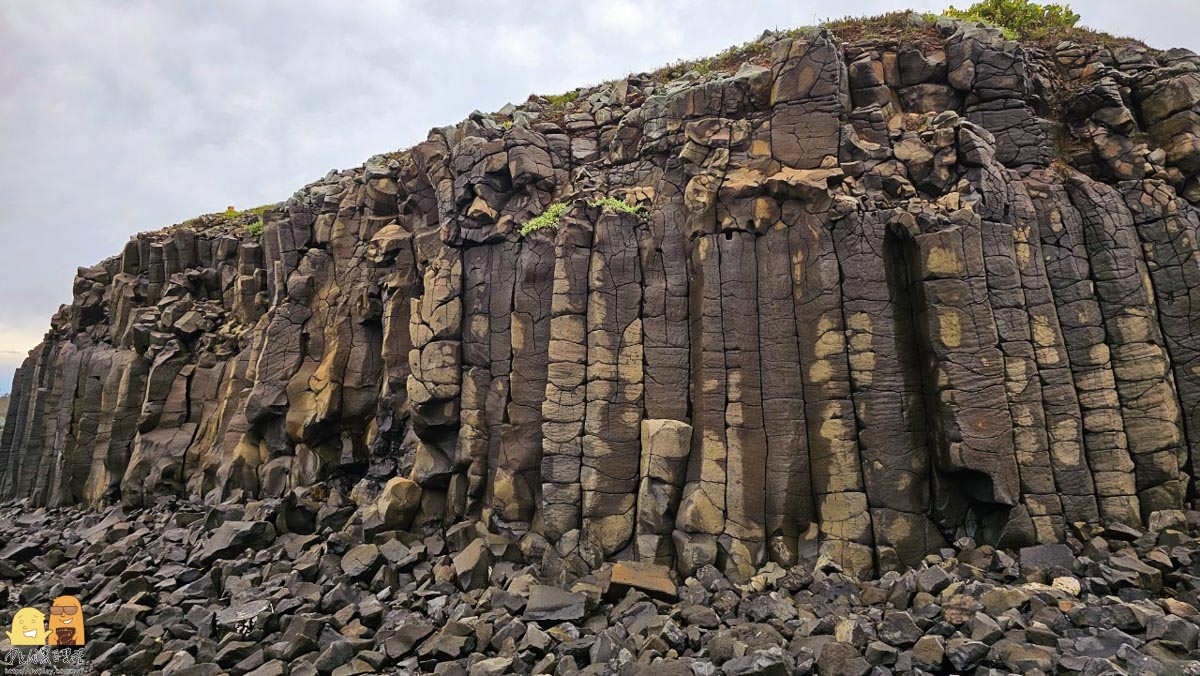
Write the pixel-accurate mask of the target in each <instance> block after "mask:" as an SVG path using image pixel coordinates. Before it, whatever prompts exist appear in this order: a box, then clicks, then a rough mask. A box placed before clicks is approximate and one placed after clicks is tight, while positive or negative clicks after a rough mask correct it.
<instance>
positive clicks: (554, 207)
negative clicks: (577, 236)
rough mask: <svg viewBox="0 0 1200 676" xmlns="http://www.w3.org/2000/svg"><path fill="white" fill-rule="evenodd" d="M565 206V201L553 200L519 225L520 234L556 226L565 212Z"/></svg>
mask: <svg viewBox="0 0 1200 676" xmlns="http://www.w3.org/2000/svg"><path fill="white" fill-rule="evenodd" d="M567 206H568V205H567V203H566V202H555V203H554V204H551V205H550V206H548V207H546V210H545V211H543V212H542V213H541V214H539V215H537V216H534V217H533V218H531V219H529V221H528V222H526V223H525V225H522V226H521V230H520V232H521V236H522V237H524V236H526V235H528V234H529V233H531V232H533V231H535V230H541V229H543V228H557V227H558V222H559V221H560V220H562V217H563V214H565V213H567Z"/></svg>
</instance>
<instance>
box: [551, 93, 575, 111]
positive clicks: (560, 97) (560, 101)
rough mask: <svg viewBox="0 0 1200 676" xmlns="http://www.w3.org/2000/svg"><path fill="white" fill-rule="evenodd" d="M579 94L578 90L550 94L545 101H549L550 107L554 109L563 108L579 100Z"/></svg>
mask: <svg viewBox="0 0 1200 676" xmlns="http://www.w3.org/2000/svg"><path fill="white" fill-rule="evenodd" d="M579 93H580V90H578V89H575V90H572V91H569V92H566V93H565V94H551V95H550V96H547V97H546V100H547V101H549V102H550V105H551V106H553V107H555V108H565V107H566V105H567V104H568V103H571V102H572V101H574V100H575V99H577V98H579Z"/></svg>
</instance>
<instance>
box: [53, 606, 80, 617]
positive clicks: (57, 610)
mask: <svg viewBox="0 0 1200 676" xmlns="http://www.w3.org/2000/svg"><path fill="white" fill-rule="evenodd" d="M78 610H79V609H78V608H76V607H75V606H51V607H50V614H51V615H74V614H75V613H76V611H78Z"/></svg>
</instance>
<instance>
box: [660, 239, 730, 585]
mask: <svg viewBox="0 0 1200 676" xmlns="http://www.w3.org/2000/svg"><path fill="white" fill-rule="evenodd" d="M688 270H689V274H688V279H689V280H690V285H689V292H690V295H689V297H690V301H689V310H690V314H691V325H692V327H691V339H690V340H691V345H692V367H691V375H692V378H691V399H692V454H691V456H690V460H689V463H688V474H687V483H686V484H685V485H684V490H683V496H682V498H681V500H680V503H679V513H678V514H677V515H676V517H675V532H674V534H673V537H674V540H675V549H676V561H677V565H678V566H679V568H680V569H681V570H682V571H684V572H687V573H690V572H692V571H694V570H695V569H696V568H698V567H699V566H702V565H705V564H713V563H716V560H717V535H719V534H720V533H721V532H722V531H724V529H725V482H726V464H727V449H726V437H725V407H726V398H725V397H726V383H725V379H726V371H725V335H724V332H723V329H722V325H721V290H722V289H721V255H720V249H719V247H718V244H717V238H714V237H699V238H697V239H695V240H693V241H692V244H691V251H690V256H689V260H688Z"/></svg>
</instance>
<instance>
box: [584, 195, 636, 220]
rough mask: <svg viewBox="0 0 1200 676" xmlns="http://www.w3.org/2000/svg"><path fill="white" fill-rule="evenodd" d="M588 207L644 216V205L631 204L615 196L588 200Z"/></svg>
mask: <svg viewBox="0 0 1200 676" xmlns="http://www.w3.org/2000/svg"><path fill="white" fill-rule="evenodd" d="M588 206H589V207H593V208H599V209H611V210H612V211H616V212H618V213H622V214H633V215H635V216H645V215H646V207H643V206H641V205H636V206H635V205H633V204H630V203H628V202H626V201H624V200H619V199H617V198H615V197H601V198H599V199H595V200H592V201H591V202H588Z"/></svg>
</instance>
